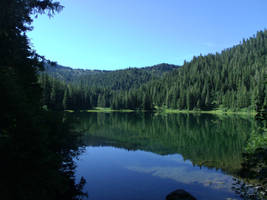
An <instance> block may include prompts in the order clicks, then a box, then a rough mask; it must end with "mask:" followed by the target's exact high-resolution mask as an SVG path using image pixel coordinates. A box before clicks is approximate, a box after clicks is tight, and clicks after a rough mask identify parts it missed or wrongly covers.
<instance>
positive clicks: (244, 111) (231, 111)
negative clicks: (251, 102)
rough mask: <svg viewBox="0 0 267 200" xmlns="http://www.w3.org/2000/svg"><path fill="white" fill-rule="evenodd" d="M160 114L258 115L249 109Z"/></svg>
mask: <svg viewBox="0 0 267 200" xmlns="http://www.w3.org/2000/svg"><path fill="white" fill-rule="evenodd" d="M159 112H162V113H167V114H168V113H203V114H204V113H205V114H216V115H230V114H236V115H256V111H251V110H247V109H243V110H242V109H241V110H238V111H233V110H224V109H215V110H178V109H169V108H166V109H159Z"/></svg>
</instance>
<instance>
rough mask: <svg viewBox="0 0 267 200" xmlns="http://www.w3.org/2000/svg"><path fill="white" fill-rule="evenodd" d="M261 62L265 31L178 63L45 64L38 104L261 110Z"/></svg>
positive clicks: (264, 97) (265, 56)
mask: <svg viewBox="0 0 267 200" xmlns="http://www.w3.org/2000/svg"><path fill="white" fill-rule="evenodd" d="M266 66H267V30H264V31H259V32H257V34H256V35H254V36H253V37H251V38H249V39H246V40H245V39H244V40H243V41H242V42H240V44H238V45H235V46H233V47H232V48H228V49H225V50H223V51H222V52H221V53H216V54H208V55H205V56H203V55H200V56H197V57H194V58H193V59H192V60H191V61H190V62H186V61H185V62H184V64H183V65H182V66H175V65H169V64H159V65H155V66H152V67H144V68H140V69H139V68H128V69H125V70H117V71H99V70H76V69H71V68H64V67H60V66H56V67H54V69H53V66H47V68H46V73H41V74H40V77H39V81H40V84H41V86H42V88H43V105H45V106H47V107H48V108H49V109H56V110H63V109H65V110H66V109H67V110H84V109H92V108H95V107H111V108H112V109H116V110H117V109H132V110H154V109H157V108H170V109H179V110H214V109H221V110H224V111H227V110H232V111H239V110H246V111H260V110H262V108H263V106H264V105H266V104H267V88H266V86H265V85H264V84H263V82H264V76H265V73H266Z"/></svg>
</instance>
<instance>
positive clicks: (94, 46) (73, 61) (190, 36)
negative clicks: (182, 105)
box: [28, 0, 267, 70]
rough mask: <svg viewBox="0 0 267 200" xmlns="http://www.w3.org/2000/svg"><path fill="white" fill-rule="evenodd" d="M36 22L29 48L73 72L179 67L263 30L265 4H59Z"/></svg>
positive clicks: (164, 0) (172, 0)
mask: <svg viewBox="0 0 267 200" xmlns="http://www.w3.org/2000/svg"><path fill="white" fill-rule="evenodd" d="M60 2H61V3H62V5H63V6H64V7H65V8H64V9H63V11H62V12H61V13H59V14H57V15H55V16H54V17H53V18H50V19H49V18H48V17H47V16H45V15H44V16H40V17H38V18H37V19H35V21H34V23H33V26H34V30H33V31H31V32H29V33H28V36H29V37H30V39H31V42H32V45H33V47H34V49H36V50H37V52H38V53H39V54H41V55H44V56H45V57H46V58H48V59H50V60H52V61H57V62H58V64H61V65H64V66H70V67H73V68H84V69H85V68H86V69H106V70H107V69H109V70H110V69H122V68H127V67H144V66H151V65H154V64H159V63H163V62H165V63H171V64H182V63H183V61H184V60H187V61H189V60H191V58H192V57H193V56H198V55H200V54H202V55H205V54H208V53H215V52H220V51H221V50H223V49H225V48H228V47H231V46H233V45H235V44H239V42H240V41H241V40H242V39H243V38H249V37H251V36H253V35H254V34H256V32H257V31H259V30H264V29H265V28H267V12H266V9H267V1H266V0H220V1H219V0H218V1H217V0H201V1H200V0H62V1H60Z"/></svg>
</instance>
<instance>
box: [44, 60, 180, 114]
mask: <svg viewBox="0 0 267 200" xmlns="http://www.w3.org/2000/svg"><path fill="white" fill-rule="evenodd" d="M178 67H179V66H177V65H169V64H165V63H162V64H159V65H154V66H151V67H143V68H128V69H124V70H116V71H101V70H82V69H71V68H69V67H62V66H58V65H55V66H51V65H46V71H45V72H46V73H41V74H40V82H41V85H42V88H43V90H44V105H47V106H48V107H49V108H53V109H59V110H60V109H63V108H64V109H75V110H76V109H88V108H92V107H96V106H101V107H110V106H111V105H112V103H114V104H115V103H116V102H115V100H113V98H115V97H117V95H118V94H119V93H120V92H124V91H129V90H131V91H132V90H136V89H138V88H140V87H141V86H142V85H144V84H145V83H148V82H149V81H152V80H156V79H160V78H162V77H163V76H164V75H165V74H166V73H168V72H171V71H173V70H175V69H177V68H178ZM133 109H134V107H133Z"/></svg>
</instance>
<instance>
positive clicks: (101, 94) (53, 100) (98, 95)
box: [39, 73, 153, 110]
mask: <svg viewBox="0 0 267 200" xmlns="http://www.w3.org/2000/svg"><path fill="white" fill-rule="evenodd" d="M39 81H40V84H41V87H42V88H43V98H42V104H43V105H44V106H45V107H47V108H48V109H52V110H63V109H64V110H84V109H92V108H95V107H111V108H113V109H133V110H134V109H142V110H152V109H153V102H152V99H151V97H150V96H148V94H146V93H145V91H143V93H142V94H140V91H139V90H137V89H131V90H129V92H127V91H125V90H117V91H116V90H112V89H110V88H105V87H93V86H90V85H88V84H84V83H83V82H81V83H80V84H73V83H66V82H64V81H61V80H58V79H56V78H54V77H51V76H49V75H47V74H45V73H42V74H40V76H39Z"/></svg>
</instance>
